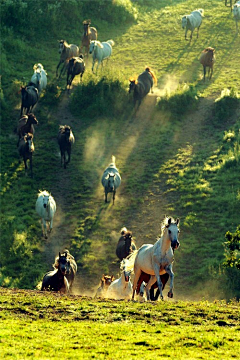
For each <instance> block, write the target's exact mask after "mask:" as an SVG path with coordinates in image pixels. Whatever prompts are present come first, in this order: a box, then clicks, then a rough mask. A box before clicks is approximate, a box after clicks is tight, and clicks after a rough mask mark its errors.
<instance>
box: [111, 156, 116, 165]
mask: <svg viewBox="0 0 240 360" xmlns="http://www.w3.org/2000/svg"><path fill="white" fill-rule="evenodd" d="M115 160H116V158H115V156H114V155H112V163H113V164H114V165H115Z"/></svg>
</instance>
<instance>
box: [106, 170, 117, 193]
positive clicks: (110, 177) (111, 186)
mask: <svg viewBox="0 0 240 360" xmlns="http://www.w3.org/2000/svg"><path fill="white" fill-rule="evenodd" d="M105 179H106V180H107V187H108V189H109V191H110V192H112V191H114V189H115V183H114V180H115V174H114V173H108V175H107V176H106V178H105Z"/></svg>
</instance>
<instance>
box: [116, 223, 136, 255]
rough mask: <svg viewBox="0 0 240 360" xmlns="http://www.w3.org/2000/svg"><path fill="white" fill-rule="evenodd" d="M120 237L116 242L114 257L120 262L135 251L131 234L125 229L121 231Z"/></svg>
mask: <svg viewBox="0 0 240 360" xmlns="http://www.w3.org/2000/svg"><path fill="white" fill-rule="evenodd" d="M120 234H121V237H120V238H119V240H118V244H117V248H116V255H117V257H118V258H119V259H120V260H121V261H122V260H123V259H125V258H126V257H127V256H128V255H129V254H131V253H132V252H133V251H134V250H137V246H136V244H135V242H134V241H133V238H132V232H131V231H129V230H127V228H126V227H123V228H122V229H121V232H120Z"/></svg>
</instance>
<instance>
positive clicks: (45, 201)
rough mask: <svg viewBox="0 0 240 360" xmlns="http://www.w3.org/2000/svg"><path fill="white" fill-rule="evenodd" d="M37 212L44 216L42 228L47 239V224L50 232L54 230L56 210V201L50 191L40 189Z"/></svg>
mask: <svg viewBox="0 0 240 360" xmlns="http://www.w3.org/2000/svg"><path fill="white" fill-rule="evenodd" d="M35 208H36V212H37V214H38V215H39V216H40V217H41V218H42V230H43V235H44V236H45V239H47V224H48V225H49V226H48V227H49V232H51V231H52V227H53V218H54V215H55V212H56V208H57V206H56V202H55V200H54V198H53V197H52V195H51V194H49V192H48V191H46V190H44V191H40V192H39V194H38V198H37V201H36V206H35Z"/></svg>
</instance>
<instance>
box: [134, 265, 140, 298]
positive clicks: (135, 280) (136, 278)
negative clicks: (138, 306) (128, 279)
mask: <svg viewBox="0 0 240 360" xmlns="http://www.w3.org/2000/svg"><path fill="white" fill-rule="evenodd" d="M141 272H142V270H141V269H140V268H139V269H137V270H136V268H134V280H133V286H132V290H133V292H132V300H134V296H135V291H136V288H137V283H138V280H139V278H140V276H141Z"/></svg>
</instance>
